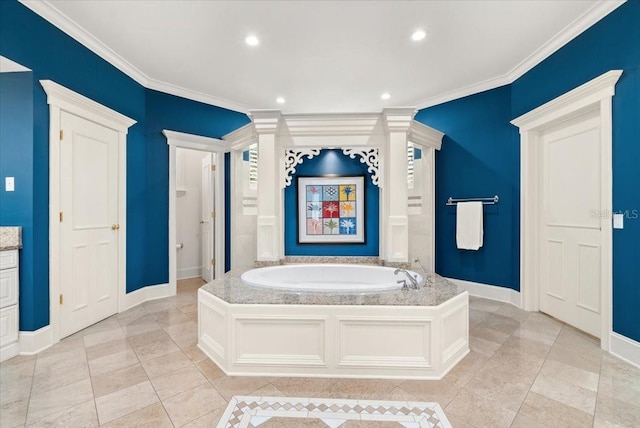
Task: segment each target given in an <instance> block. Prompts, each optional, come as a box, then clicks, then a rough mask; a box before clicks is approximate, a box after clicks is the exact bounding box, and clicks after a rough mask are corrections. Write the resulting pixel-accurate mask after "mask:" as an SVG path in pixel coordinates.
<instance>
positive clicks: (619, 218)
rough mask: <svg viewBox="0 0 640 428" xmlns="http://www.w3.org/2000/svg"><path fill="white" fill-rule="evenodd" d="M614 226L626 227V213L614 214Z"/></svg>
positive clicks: (618, 227) (616, 227) (617, 227)
mask: <svg viewBox="0 0 640 428" xmlns="http://www.w3.org/2000/svg"><path fill="white" fill-rule="evenodd" d="M613 228H614V229H624V214H613Z"/></svg>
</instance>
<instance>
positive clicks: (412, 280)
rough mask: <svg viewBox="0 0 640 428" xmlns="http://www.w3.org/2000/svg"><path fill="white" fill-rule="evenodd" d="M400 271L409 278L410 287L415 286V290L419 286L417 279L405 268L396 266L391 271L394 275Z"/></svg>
mask: <svg viewBox="0 0 640 428" xmlns="http://www.w3.org/2000/svg"><path fill="white" fill-rule="evenodd" d="M400 272H402V273H404V274H405V275H406V276H407V278H409V282H410V283H411V288H415V289H416V290H417V289H418V288H420V287H419V286H418V280H417V279H416V278H414V277H413V276H412V275H411V274H410V273H409V272H407V270H406V269H401V268H397V269H396V270H394V271H393V273H394V274H395V275H397V274H399V273H400Z"/></svg>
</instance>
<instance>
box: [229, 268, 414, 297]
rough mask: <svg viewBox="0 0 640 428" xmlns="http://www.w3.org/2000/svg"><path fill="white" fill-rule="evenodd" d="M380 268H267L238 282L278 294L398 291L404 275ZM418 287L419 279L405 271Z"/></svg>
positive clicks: (412, 273) (243, 275) (405, 277)
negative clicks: (292, 292) (294, 291)
mask: <svg viewBox="0 0 640 428" xmlns="http://www.w3.org/2000/svg"><path fill="white" fill-rule="evenodd" d="M394 271H395V269H394V268H390V267H382V266H367V265H347V264H305V265H285V266H271V267H264V268H259V269H252V270H249V271H247V272H245V273H243V274H242V276H241V277H240V279H241V280H242V282H244V283H245V284H247V285H251V286H254V287H266V288H274V289H280V290H292V291H293V290H299V291H315V292H331V293H336V292H337V293H340V292H371V293H374V292H380V291H388V290H397V289H399V288H402V284H400V283H398V281H399V280H403V279H405V280H407V282H409V280H408V278H407V276H406V275H405V274H404V273H398V274H397V275H396V274H394ZM408 272H409V273H410V274H411V276H413V277H414V278H416V279H417V281H418V284H422V283H423V280H422V276H420V275H418V274H417V273H415V272H412V271H408Z"/></svg>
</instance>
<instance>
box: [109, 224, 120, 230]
mask: <svg viewBox="0 0 640 428" xmlns="http://www.w3.org/2000/svg"><path fill="white" fill-rule="evenodd" d="M118 229H120V225H119V224H112V225H111V230H118Z"/></svg>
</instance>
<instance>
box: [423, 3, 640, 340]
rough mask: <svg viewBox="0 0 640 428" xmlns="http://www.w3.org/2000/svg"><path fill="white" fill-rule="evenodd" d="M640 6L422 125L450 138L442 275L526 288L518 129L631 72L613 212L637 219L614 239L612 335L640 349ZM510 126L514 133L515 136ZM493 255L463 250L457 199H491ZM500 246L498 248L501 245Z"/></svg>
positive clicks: (439, 221)
mask: <svg viewBox="0 0 640 428" xmlns="http://www.w3.org/2000/svg"><path fill="white" fill-rule="evenodd" d="M638 17H640V1H638V0H630V1H628V2H627V3H625V4H624V5H622V6H620V7H619V8H618V9H617V10H615V11H614V12H612V13H611V14H609V15H608V16H607V17H605V18H604V19H602V20H601V21H600V22H598V23H597V24H595V25H594V26H592V27H591V28H590V29H588V30H587V31H585V32H584V33H583V34H581V35H580V36H578V37H577V38H576V39H574V40H573V41H571V42H570V43H569V44H567V45H566V46H564V47H563V48H561V49H560V50H558V51H557V52H556V53H555V54H553V55H551V56H550V57H549V58H547V59H546V60H544V61H543V62H542V63H540V64H539V65H538V66H536V67H535V68H533V69H532V70H530V71H529V72H527V73H526V74H524V75H523V76H522V77H521V78H519V79H518V80H517V81H515V82H514V83H513V84H511V85H509V86H508V87H503V88H498V89H494V90H491V91H487V92H484V93H480V94H475V95H472V96H469V97H465V98H462V99H459V100H455V101H451V102H449V103H445V104H442V105H439V106H435V107H430V108H427V109H424V110H421V111H420V112H419V113H418V115H417V116H416V118H417V120H419V121H421V122H423V123H425V124H427V125H430V126H433V127H435V128H437V129H439V130H441V131H443V132H445V133H446V134H447V135H446V137H445V141H444V143H443V145H442V151H441V152H440V153H438V154H437V155H436V174H437V178H436V270H437V271H438V273H440V274H443V275H445V276H450V277H453V278H461V279H467V280H470V281H476V282H481V283H488V284H493V285H502V286H507V287H510V288H514V289H516V290H517V289H519V283H518V278H519V274H520V267H519V246H520V243H519V216H520V213H519V197H520V196H519V187H520V184H519V174H520V172H519V162H520V147H519V145H520V141H519V136H518V133H517V129H516V128H515V127H511V125H509V121H510V120H512V119H514V118H516V117H518V116H520V115H522V114H524V113H526V112H528V111H530V110H532V109H534V108H536V107H538V106H540V105H542V104H544V103H545V102H547V101H550V100H552V99H553V98H555V97H557V96H559V95H562V94H563V93H565V92H567V91H569V90H571V89H573V88H575V87H577V86H579V85H581V84H583V83H585V82H587V81H589V80H591V79H593V78H594V77H597V76H599V75H601V74H602V73H605V72H607V71H609V70H612V69H622V70H624V72H623V75H622V77H621V79H620V80H619V81H618V84H617V86H616V95H615V96H614V98H613V208H614V211H623V212H625V211H628V212H629V213H630V215H629V217H628V218H627V219H626V220H625V228H624V229H623V230H614V234H613V328H614V331H616V332H618V333H620V334H623V335H625V336H627V337H630V338H632V339H634V340H638V341H640V322H638V316H637V308H638V307H639V306H640V287H638V286H637V283H638V278H640V263H638V261H639V260H640V259H638V256H637V255H638V254H640V219H638V218H637V217H636V218H634V215H633V210H640V184H639V183H640V168H638V162H639V161H640V144H638V141H640V48H638V46H640V25H638V23H639V21H638ZM510 127H511V129H510ZM494 193H497V194H498V195H499V196H500V203H499V204H498V206H496V207H491V208H487V209H486V210H485V213H486V217H485V247H484V248H483V249H482V250H480V251H478V252H464V251H458V250H456V249H455V247H454V239H455V235H454V229H453V228H452V226H453V224H454V223H453V221H454V220H453V214H452V212H450V211H449V210H448V209H447V208H446V207H444V206H443V204H444V200H445V199H446V198H447V197H448V196H454V197H456V196H460V197H464V196H491V195H493V194H494ZM494 243H495V244H498V245H494Z"/></svg>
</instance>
